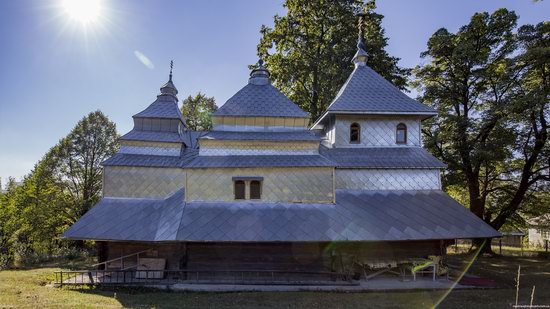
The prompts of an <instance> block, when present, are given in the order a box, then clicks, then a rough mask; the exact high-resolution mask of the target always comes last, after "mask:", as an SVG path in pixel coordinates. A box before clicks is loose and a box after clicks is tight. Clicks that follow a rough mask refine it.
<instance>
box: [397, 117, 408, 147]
mask: <svg viewBox="0 0 550 309" xmlns="http://www.w3.org/2000/svg"><path fill="white" fill-rule="evenodd" d="M399 131H403V141H400V140H399ZM407 131H408V129H407V125H406V124H404V123H402V122H401V123H399V124H397V126H395V143H396V144H401V145H406V144H407V142H408V140H407V137H408V136H407V133H408V132H407Z"/></svg>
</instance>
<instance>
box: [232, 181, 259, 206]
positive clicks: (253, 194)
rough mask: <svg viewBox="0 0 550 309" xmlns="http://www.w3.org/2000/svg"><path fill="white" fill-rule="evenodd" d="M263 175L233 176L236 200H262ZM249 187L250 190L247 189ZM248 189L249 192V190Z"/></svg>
mask: <svg viewBox="0 0 550 309" xmlns="http://www.w3.org/2000/svg"><path fill="white" fill-rule="evenodd" d="M263 180H264V178H263V177H256V176H237V177H233V186H234V193H235V199H236V200H246V199H251V200H260V199H262V181H263ZM247 187H248V190H247ZM246 191H248V194H247V192H246Z"/></svg>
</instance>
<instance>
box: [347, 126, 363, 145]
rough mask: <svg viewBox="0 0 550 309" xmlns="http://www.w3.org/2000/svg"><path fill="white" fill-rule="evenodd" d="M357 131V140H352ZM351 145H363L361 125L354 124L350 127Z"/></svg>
mask: <svg viewBox="0 0 550 309" xmlns="http://www.w3.org/2000/svg"><path fill="white" fill-rule="evenodd" d="M354 130H357V140H355V141H353V140H352V134H353V131H354ZM349 143H350V144H361V125H360V124H359V123H357V122H354V123H352V124H350V125H349Z"/></svg>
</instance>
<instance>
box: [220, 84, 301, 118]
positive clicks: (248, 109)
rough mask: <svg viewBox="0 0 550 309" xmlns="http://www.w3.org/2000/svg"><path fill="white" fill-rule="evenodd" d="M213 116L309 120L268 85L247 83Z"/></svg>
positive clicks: (289, 101) (299, 109)
mask: <svg viewBox="0 0 550 309" xmlns="http://www.w3.org/2000/svg"><path fill="white" fill-rule="evenodd" d="M213 115H214V116H239V117H242V116H251V117H255V116H259V117H297V118H309V114H308V113H306V112H305V111H303V110H302V109H301V108H300V107H299V106H298V105H296V104H294V102H292V101H291V100H290V99H289V98H287V97H286V96H285V95H284V94H283V93H282V92H280V91H279V90H278V89H277V88H275V87H273V85H271V84H270V83H267V84H264V85H255V84H251V83H249V84H248V85H246V86H244V87H243V88H242V89H241V90H239V91H238V92H237V93H236V94H235V95H233V96H232V97H231V98H229V100H227V102H225V104H224V105H222V106H221V107H220V108H219V109H218V110H217V111H215V112H214V113H213Z"/></svg>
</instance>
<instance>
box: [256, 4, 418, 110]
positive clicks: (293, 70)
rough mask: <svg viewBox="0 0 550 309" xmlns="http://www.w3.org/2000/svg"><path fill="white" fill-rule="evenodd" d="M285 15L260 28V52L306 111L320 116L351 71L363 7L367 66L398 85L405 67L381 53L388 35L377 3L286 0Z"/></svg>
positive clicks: (284, 89)
mask: <svg viewBox="0 0 550 309" xmlns="http://www.w3.org/2000/svg"><path fill="white" fill-rule="evenodd" d="M283 5H284V7H286V8H287V10H288V12H287V14H286V16H278V15H275V17H274V27H273V28H270V27H267V26H265V25H264V26H262V28H261V30H260V33H261V35H262V38H261V40H260V43H259V44H258V54H259V55H260V57H261V58H262V59H263V60H264V61H265V62H266V67H267V68H268V69H269V70H270V73H271V77H272V79H273V80H274V84H275V86H277V87H278V88H279V89H281V91H282V92H283V93H284V94H286V95H287V96H288V97H289V98H290V99H291V100H293V101H294V102H295V103H297V104H298V105H300V107H302V108H303V109H304V110H306V111H308V112H309V113H310V115H311V116H312V119H316V118H317V117H319V116H320V113H321V112H323V111H324V110H325V109H326V108H327V107H328V105H329V103H330V102H331V100H332V99H333V98H334V97H335V95H336V93H337V92H338V90H339V89H340V87H341V86H342V85H343V84H344V82H345V81H346V79H347V77H348V76H349V74H350V73H351V71H352V70H353V65H352V63H351V60H352V57H353V55H354V54H355V52H356V51H357V49H356V41H357V33H358V30H357V27H356V23H355V21H356V20H357V17H356V15H357V14H359V13H361V12H363V11H366V16H365V18H364V25H363V28H364V29H366V31H365V33H366V42H365V43H366V51H367V52H368V54H369V59H368V65H369V66H371V67H372V68H373V69H374V70H375V71H377V72H378V73H380V74H381V75H382V76H384V77H385V78H386V79H388V80H390V81H392V82H393V83H394V84H395V85H397V86H398V87H400V88H404V87H405V85H406V81H407V79H406V77H407V75H408V71H407V70H404V69H402V68H399V67H398V66H397V62H398V61H399V59H398V58H395V57H391V56H389V55H388V53H387V52H386V51H385V47H386V46H387V41H388V39H387V38H386V37H385V33H384V29H383V28H382V26H381V23H382V19H383V16H382V15H380V14H378V13H376V12H374V9H375V8H376V5H375V1H369V2H368V3H367V4H366V5H365V4H364V3H363V1H360V0H342V1H327V0H315V1H309V0H286V1H285V2H284V4H283Z"/></svg>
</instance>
